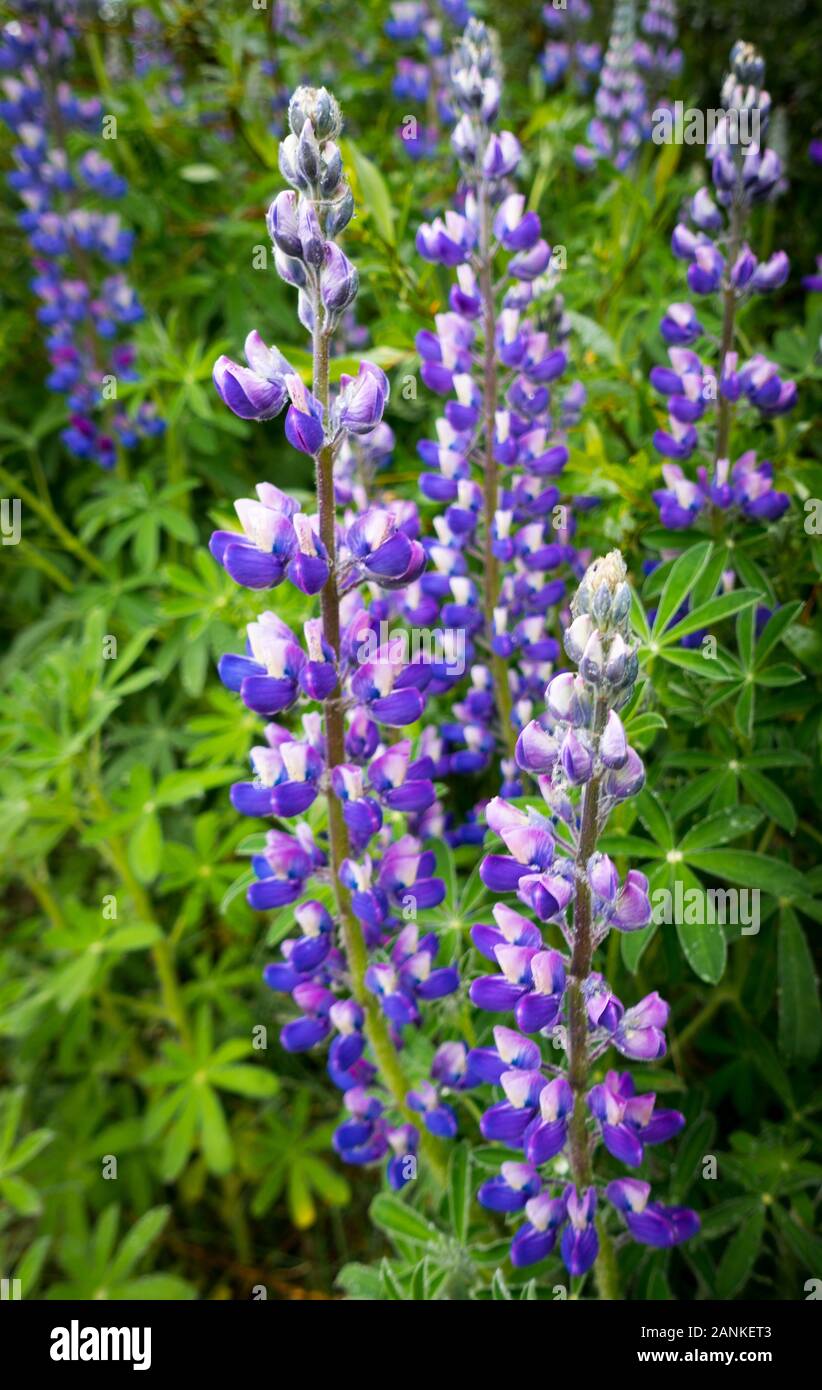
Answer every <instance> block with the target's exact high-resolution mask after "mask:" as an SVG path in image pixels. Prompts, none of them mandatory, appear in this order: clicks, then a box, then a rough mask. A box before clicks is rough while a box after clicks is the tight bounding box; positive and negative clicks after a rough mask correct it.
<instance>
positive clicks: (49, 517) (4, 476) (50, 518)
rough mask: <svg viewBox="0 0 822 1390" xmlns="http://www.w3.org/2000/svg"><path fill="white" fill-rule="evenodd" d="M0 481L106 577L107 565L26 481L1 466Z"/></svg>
mask: <svg viewBox="0 0 822 1390" xmlns="http://www.w3.org/2000/svg"><path fill="white" fill-rule="evenodd" d="M0 482H2V483H4V484H5V486H6V487H8V488H10V489H11V491H10V496H17V497H19V498H20V500H21V501H22V502H25V504H26V506H27V507H31V510H32V511H33V512H35V513H36V514H37V516H39V517H40V518H41V520H42V521H44V522H45V523H46V525H47V526H48V527H50V529H51V530H52V531H53V532H54V534H55V536H57V538H58V540H59V541H60V542H61V544H62V546H63V548H64V549H65V550H69V551H70V552H71V554H72V555H75V556H76V557H77V559H78V560H82V561H83V564H84V565H86V567H87V568H88V569H90V570H93V571H94V573H95V574H97V575H99V576H100V578H101V579H104V578H105V577H106V567H105V565H104V564H103V563H102V562H101V561H100V560H98V559H97V556H96V555H93V554H92V553H91V551H90V550H87V549H86V547H85V546H84V545H83V543H82V541H78V539H77V537H76V536H73V535H72V533H71V531H69V529H68V527H67V526H64V525H63V522H62V521H61V520H60V518H59V517H58V516H57V515H56V514H55V513H54V512H53V511H52V510H51V508H50V507H47V506H46V505H45V504H44V503H43V502H41V501H40V498H39V497H38V496H37V495H36V493H34V492H32V491H31V489H30V488H28V487H26V485H25V483H21V482H20V479H19V478H17V477H15V475H14V474H13V473H9V471H8V469H6V468H2V467H0Z"/></svg>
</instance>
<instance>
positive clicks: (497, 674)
mask: <svg viewBox="0 0 822 1390" xmlns="http://www.w3.org/2000/svg"><path fill="white" fill-rule="evenodd" d="M477 197H478V201H479V276H478V278H479V287H480V295H481V298H482V323H483V339H484V341H483V391H482V396H483V434H484V447H483V507H482V513H483V543H482V544H483V552H482V563H483V586H482V606H483V612H484V614H485V632H486V636H487V638H488V641H489V643H490V641H491V638H492V636H493V632H494V610H495V608H496V607H497V605H498V603H499V591H500V574H499V560H498V559H497V557H496V555H495V554H494V549H493V544H494V517H495V515H496V511H497V502H498V497H499V482H498V469H497V461H496V459H495V458H494V425H495V415H496V410H497V398H498V391H499V382H498V379H497V345H496V309H495V304H494V284H493V274H492V265H491V259H492V258H491V203H490V200H489V197H488V185H487V184H486V183H485V181H484V180H483V179H480V181H479V186H478V191H477ZM490 662H491V672H492V675H493V678H494V692H495V697H496V705H497V716H498V718H499V725H500V730H499V732H500V739H501V741H502V744H503V747H504V748H505V751H506V753H507V755H508V757H510V758H513V756H514V750H515V747H516V733H515V730H514V728H513V725H512V723H511V686H510V683H509V680H508V664H507V662H506V661H505V660H504V659H503V658H502V657H501V656H497V655H496V654H495V653H493V652H492V653H491V657H490Z"/></svg>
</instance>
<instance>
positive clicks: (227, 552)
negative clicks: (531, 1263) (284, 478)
mask: <svg viewBox="0 0 822 1390" xmlns="http://www.w3.org/2000/svg"><path fill="white" fill-rule="evenodd" d="M288 119H289V127H290V133H289V134H288V135H287V136H286V138H285V139H284V140H283V142H282V144H281V146H280V168H281V170H282V173H283V176H284V178H285V180H286V182H287V183H288V184H290V188H288V189H286V190H285V191H283V192H281V193H279V194H278V195H277V197H276V198H275V199H274V201H273V203H272V205H271V207H270V208H269V211H268V218H267V223H268V230H269V233H270V235H271V239H272V242H273V244H274V248H275V260H276V266H277V269H278V271H279V273H280V275H281V276H282V278H283V279H284V280H285V281H286V282H287V283H288V284H290V285H293V286H294V287H295V288H296V290H297V296H298V312H299V318H300V322H301V323H302V324H303V325H304V327H305V328H306V329H307V331H308V332H309V333H310V334H311V341H312V352H313V366H314V370H313V378H312V382H311V386H310V387H309V386H308V385H307V384H306V383H305V382H304V381H303V380H302V378H301V377H300V376H299V374H298V373H297V372H296V371H295V370H294V369H293V367H292V366H291V365H290V364H289V363H288V361H287V360H286V359H285V357H284V356H283V354H282V353H281V352H280V351H279V349H278V348H277V347H276V346H269V345H267V344H266V343H265V342H264V341H263V339H262V338H261V337H260V335H259V334H258V333H256V332H254V331H252V332H251V333H250V334H249V335H248V338H247V339H246V344H245V365H243V364H240V363H237V362H235V361H233V360H232V359H230V358H228V357H221V358H220V359H219V361H218V362H217V363H216V364H215V367H214V384H215V386H216V389H217V391H218V393H219V395H220V396H221V398H222V400H223V401H224V402H225V404H226V405H227V406H228V407H229V409H230V410H233V411H234V413H235V414H236V415H239V416H240V417H241V418H243V419H246V420H255V421H260V422H266V421H270V420H271V419H273V418H274V417H275V416H277V415H279V414H281V413H282V412H283V411H284V412H285V434H286V437H287V438H288V440H289V442H290V443H291V445H292V446H293V447H294V448H295V449H298V450H300V451H301V452H303V453H306V454H309V455H311V457H312V458H313V460H314V463H315V469H316V488H317V503H318V511H317V514H316V515H310V514H306V513H305V512H303V511H302V510H301V509H300V507H299V504H298V503H297V502H296V501H295V500H294V499H293V498H291V497H289V496H288V495H287V494H286V493H284V492H281V491H280V489H279V488H277V487H275V486H273V485H272V484H271V483H260V484H259V485H258V487H257V496H256V498H252V499H243V500H240V501H238V502H237V503H236V504H235V510H236V512H237V516H238V517H239V521H240V526H241V528H242V529H241V531H239V532H234V531H229V530H225V531H218V532H216V533H215V534H214V536H213V537H212V540H211V550H212V554H213V555H214V557H215V559H216V560H217V561H218V562H219V563H220V564H221V565H222V566H223V567H224V568H225V569H226V570H227V572H228V573H229V574H230V575H231V577H232V578H233V579H234V580H235V581H236V582H237V583H238V584H242V585H243V586H245V587H246V588H249V589H253V590H257V589H259V590H267V589H272V588H275V587H277V586H278V585H280V584H283V583H286V582H290V583H291V584H294V585H296V587H297V588H299V589H301V590H302V592H303V593H305V594H308V595H318V596H319V608H320V612H319V615H317V616H314V617H312V618H310V619H309V620H308V621H307V622H306V624H305V627H304V633H303V635H302V638H301V637H300V635H299V634H297V633H295V632H293V631H292V630H291V629H290V628H289V627H288V626H287V625H286V624H285V623H284V622H283V621H282V620H281V619H280V618H278V617H277V615H276V614H275V613H273V612H263V613H261V614H260V615H259V618H258V619H257V620H256V621H255V622H252V623H250V624H249V625H248V640H247V646H246V650H245V652H243V653H238V654H237V655H229V656H226V657H224V658H223V659H222V661H221V662H220V675H221V678H222V680H223V682H224V684H225V685H226V686H228V688H229V689H230V690H233V691H236V692H237V694H238V695H239V697H240V699H241V700H242V702H243V703H244V704H245V706H246V707H247V708H248V709H250V710H252V711H254V713H256V714H259V715H262V716H263V717H264V718H266V719H269V720H274V722H270V723H267V724H266V725H265V729H264V741H263V742H261V743H260V744H259V745H258V746H257V747H255V748H253V749H252V752H251V765H252V772H253V776H252V778H251V779H250V780H249V781H247V782H240V783H237V784H236V785H235V786H234V787H233V788H232V791H231V797H232V801H233V804H234V806H235V808H236V809H237V810H238V811H239V812H240V813H241V814H244V815H250V816H255V817H266V816H276V817H277V818H278V819H279V820H286V821H289V820H290V821H292V822H293V823H294V824H293V830H290V831H284V830H280V829H272V830H270V831H269V832H268V834H267V836H266V839H265V845H264V848H262V850H261V852H260V853H259V854H257V855H256V856H255V857H254V858H253V859H252V865H253V869H254V873H255V876H256V877H255V881H254V883H253V884H252V885H251V887H250V888H249V890H248V900H249V902H250V904H251V906H252V907H254V908H258V909H260V910H265V909H268V908H283V907H284V908H286V909H288V910H291V911H293V914H294V921H295V925H296V926H297V928H298V933H299V934H298V935H296V936H293V937H290V938H289V939H287V940H286V941H285V943H284V945H283V948H282V959H281V960H280V961H277V962H274V963H272V964H271V965H270V966H269V967H268V968H267V969H266V972H265V979H266V982H267V983H268V985H269V986H270V987H271V988H272V989H273V990H277V991H280V992H283V993H285V994H288V995H290V996H291V998H292V999H293V1001H294V1004H295V1005H296V1007H297V1009H298V1010H299V1014H298V1016H297V1017H296V1018H295V1019H293V1020H292V1021H291V1022H289V1023H287V1024H286V1026H285V1027H284V1029H283V1031H282V1035H281V1040H282V1043H283V1046H284V1047H285V1048H287V1049H288V1050H289V1051H304V1050H306V1049H309V1048H313V1047H319V1046H325V1045H326V1044H328V1048H327V1056H328V1062H327V1065H328V1072H329V1075H330V1077H331V1079H332V1081H333V1082H334V1084H335V1085H336V1086H338V1087H339V1088H340V1090H342V1091H343V1092H344V1093H345V1106H346V1111H347V1116H348V1117H347V1118H346V1119H345V1121H344V1122H343V1123H342V1124H341V1125H340V1127H339V1129H338V1130H337V1132H336V1135H335V1140H334V1143H335V1147H336V1149H337V1151H338V1152H339V1153H340V1154H341V1155H342V1157H344V1158H346V1159H348V1160H349V1161H350V1162H352V1163H358V1164H367V1163H373V1162H377V1161H379V1160H381V1159H383V1158H387V1157H389V1155H393V1157H392V1158H391V1159H390V1162H389V1164H388V1174H389V1180H390V1181H391V1182H392V1183H394V1184H395V1185H401V1183H402V1182H404V1181H406V1180H407V1179H408V1177H409V1176H410V1173H409V1172H407V1171H406V1168H407V1165H405V1164H404V1162H403V1159H404V1158H405V1157H409V1156H410V1157H413V1155H414V1154H415V1153H416V1149H417V1145H418V1143H420V1142H422V1143H426V1144H428V1145H429V1146H430V1139H428V1140H427V1139H425V1138H424V1137H423V1138H422V1139H421V1136H420V1131H419V1128H418V1126H417V1123H416V1121H417V1118H418V1117H419V1116H421V1117H422V1124H423V1125H424V1127H425V1131H426V1133H427V1134H428V1135H429V1136H437V1137H439V1136H442V1135H443V1134H444V1133H445V1132H446V1131H447V1130H450V1129H451V1124H450V1121H449V1120H448V1118H447V1117H446V1116H444V1114H443V1112H442V1110H441V1107H440V1106H439V1104H438V1102H437V1100H436V1093H435V1091H434V1090H433V1087H432V1083H430V1082H429V1081H428V1080H425V1079H424V1080H423V1081H422V1082H421V1083H420V1084H419V1085H418V1086H417V1087H416V1088H415V1089H412V1087H411V1085H410V1084H409V1082H408V1080H407V1079H406V1077H405V1073H404V1069H403V1065H402V1062H401V1059H400V1055H399V1054H400V1050H401V1049H402V1047H403V1045H404V1042H405V1040H406V1037H407V1035H408V1032H409V1030H413V1029H414V1028H416V1027H417V1026H418V1025H419V1023H420V1019H421V1014H422V1010H423V1009H424V1008H425V1007H426V1005H427V1003H428V1002H429V1001H432V1000H436V999H439V998H442V997H443V996H444V995H447V994H450V993H453V992H454V990H456V988H457V985H458V977H457V973H456V971H455V970H454V968H453V967H452V966H450V965H448V964H442V963H440V962H438V960H437V955H438V945H439V943H438V941H437V938H436V936H434V935H433V934H431V933H425V932H424V931H422V930H421V929H420V927H419V926H418V924H417V920H416V919H417V914H418V912H421V911H424V910H425V909H427V908H432V907H436V906H437V905H438V904H439V903H440V902H442V900H443V898H444V896H445V888H444V885H443V883H442V881H441V880H440V879H439V878H437V877H436V876H435V875H434V873H433V867H434V855H433V853H432V852H431V851H430V850H427V849H425V848H424V847H423V845H422V844H421V843H420V841H419V840H418V839H417V838H416V837H415V836H414V835H412V834H411V833H408V831H407V829H406V826H404V825H403V820H404V818H405V817H412V818H419V817H421V816H422V815H423V814H424V813H425V812H426V810H427V809H428V808H429V807H430V806H431V805H432V804H433V802H434V787H433V782H432V778H433V776H434V766H433V763H432V760H431V758H430V757H428V756H426V755H425V754H424V753H421V752H420V750H416V749H415V748H414V747H413V744H412V741H411V740H410V739H408V738H399V740H396V739H394V738H393V737H392V735H391V732H390V731H393V730H402V729H405V728H406V727H408V726H409V725H411V724H414V723H415V722H416V721H417V720H418V719H419V717H420V715H421V714H422V712H423V710H424V708H425V702H426V693H425V692H426V686H427V684H428V683H429V681H430V679H431V671H430V669H429V668H428V667H427V666H425V665H422V664H420V663H417V662H410V661H409V660H408V657H407V655H406V654H405V652H404V645H403V643H402V642H397V641H395V639H394V638H393V636H392V638H391V639H390V640H389V641H387V642H383V641H382V640H381V638H380V637H379V634H380V625H381V620H382V619H383V618H384V617H385V616H386V614H387V613H388V612H389V611H391V610H390V609H389V608H388V607H386V604H387V603H388V602H389V601H393V600H394V599H396V601H397V603H398V604H399V605H400V607H402V604H403V602H407V599H406V597H405V596H406V593H407V588H408V586H409V585H414V584H415V583H416V582H417V580H418V579H419V577H420V575H421V573H422V571H423V569H424V566H425V560H426V557H425V551H424V549H423V547H422V545H421V544H420V543H419V541H418V540H417V539H416V535H417V533H418V531H419V520H418V518H417V516H416V512H415V509H414V508H413V507H409V506H408V504H402V505H401V506H399V507H397V508H396V509H389V508H382V507H368V508H366V509H365V510H364V511H362V513H361V514H359V515H355V516H347V517H346V518H345V521H344V524H340V521H339V519H338V517H337V513H336V505H335V501H336V499H335V476H334V465H335V461H336V460H337V459H338V458H339V456H340V454H341V453H342V452H343V451H344V450H351V448H352V441H369V440H370V439H373V438H374V436H375V435H376V434H377V433H378V432H379V431H381V430H382V428H383V426H382V416H383V410H384V408H385V404H386V401H387V399H388V393H389V388H388V381H387V378H386V377H385V374H384V373H383V372H382V371H381V370H380V368H379V367H377V366H375V365H374V363H372V362H368V361H363V362H361V363H360V366H359V370H358V372H357V374H356V376H349V375H343V376H342V377H341V379H340V386H339V390H338V391H337V392H336V394H334V395H332V393H331V391H330V389H329V354H330V346H331V340H332V337H333V334H334V332H335V330H336V329H337V327H338V326H339V325H340V323H341V321H342V320H343V317H344V315H345V314H346V312H347V311H348V310H349V308H350V306H351V305H352V303H353V301H354V299H355V297H356V294H357V287H358V276H357V271H356V268H355V267H354V266H353V265H352V263H351V262H350V261H349V259H348V257H347V256H346V254H345V252H344V251H343V250H342V248H341V247H340V246H339V245H338V242H337V237H338V236H339V235H340V233H341V232H342V231H343V230H344V229H345V227H346V226H347V224H348V222H349V221H350V219H351V216H352V214H353V211H354V200H353V197H352V194H351V190H350V188H349V186H348V184H347V182H346V179H345V171H344V169H343V164H342V158H341V155H340V149H339V145H338V143H337V141H338V137H339V134H340V130H341V124H342V121H341V116H340V110H339V107H338V105H337V102H336V101H335V99H334V97H333V96H332V95H331V94H330V93H329V92H327V91H326V90H325V89H324V88H319V89H313V88H306V87H300V88H298V90H297V91H296V92H295V93H294V95H293V97H292V98H291V102H290V105H289V115H288ZM381 594H384V595H386V596H388V597H387V598H381V597H379V596H380V595H381ZM369 599H370V600H371V602H370V603H369V602H368V600H369ZM298 709H299V710H300V712H301V718H300V719H299V722H297V723H295V715H296V714H297V711H298ZM281 720H282V722H279V721H281ZM386 730H387V731H389V733H388V734H386V732H385V731H386ZM318 799H320V804H321V805H323V804H324V807H325V816H324V818H323V820H322V821H321V822H320V824H321V826H322V828H321V830H318V831H317V832H316V833H314V832H312V830H310V829H309V826H308V824H307V822H305V821H304V820H302V819H301V817H302V816H303V815H304V814H305V812H306V811H307V810H308V808H309V807H311V806H313V804H314V803H315V802H316V801H317V800H318ZM429 1158H430V1161H431V1162H432V1163H433V1162H434V1161H435V1159H434V1158H433V1157H431V1156H430V1155H429ZM403 1175H404V1176H403Z"/></svg>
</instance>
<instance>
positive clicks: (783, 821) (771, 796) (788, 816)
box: [739, 764, 796, 835]
mask: <svg viewBox="0 0 822 1390" xmlns="http://www.w3.org/2000/svg"><path fill="white" fill-rule="evenodd" d="M739 780H740V782H741V783H742V785H743V787H744V788H745V790H746V792H747V793H748V796H749V797H750V798H751V800H752V801H755V802H756V804H757V806H761V807H762V810H763V811H764V812H765V814H766V815H768V816H770V818H771V820H775V821H776V823H777V825H781V826H782V828H783V830H787V831H788V832H789V833H790V834H791V835H792V834H793V832H794V830H795V829H796V812H795V810H794V809H793V804H792V803H791V801H790V800H789V799H788V797H787V796H786V795H785V793H784V792H783V791H781V790H780V788H779V787H778V786H777V785H776V783H775V782H772V781H771V779H770V777H764V776H763V775H762V773H761V772H757V771H756V769H755V768H752V767H746V766H745V765H744V764H743V765H742V767H741V768H740V770H739Z"/></svg>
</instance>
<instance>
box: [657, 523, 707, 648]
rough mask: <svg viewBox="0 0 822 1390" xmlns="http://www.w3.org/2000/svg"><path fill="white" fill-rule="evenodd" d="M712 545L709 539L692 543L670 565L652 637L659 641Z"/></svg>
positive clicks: (696, 576) (693, 583) (683, 600)
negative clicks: (695, 543) (697, 543)
mask: <svg viewBox="0 0 822 1390" xmlns="http://www.w3.org/2000/svg"><path fill="white" fill-rule="evenodd" d="M712 549H713V547H712V546H711V543H710V541H706V542H703V543H701V544H699V545H692V546H691V547H690V549H689V550H685V551H684V552H683V553H682V554H681V555H680V556H679V557H678V558H677V559H676V560H675V561H674V564H673V565H672V567H671V572H670V574H669V575H668V578H667V579H666V581H665V587H664V588H663V590H662V593H661V595H660V599H659V604H658V607H657V612H656V617H655V618H654V625H653V629H652V633H651V635H652V638H653V639H654V641H659V640H660V639H661V636H662V634H663V633H664V631H665V629H666V627H667V626H668V623H669V622H670V621H671V618H672V617H673V616H674V613H676V611H677V609H678V608H680V607H681V606H682V604H683V603H684V602H685V599H686V598H687V597H688V594H689V593H690V592H691V589H692V588H693V587H694V585H695V583H696V581H697V580H698V578H699V576H700V574H701V573H702V571H703V569H704V568H705V566H706V565H707V563H708V561H709V559H710V557H711V551H712Z"/></svg>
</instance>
